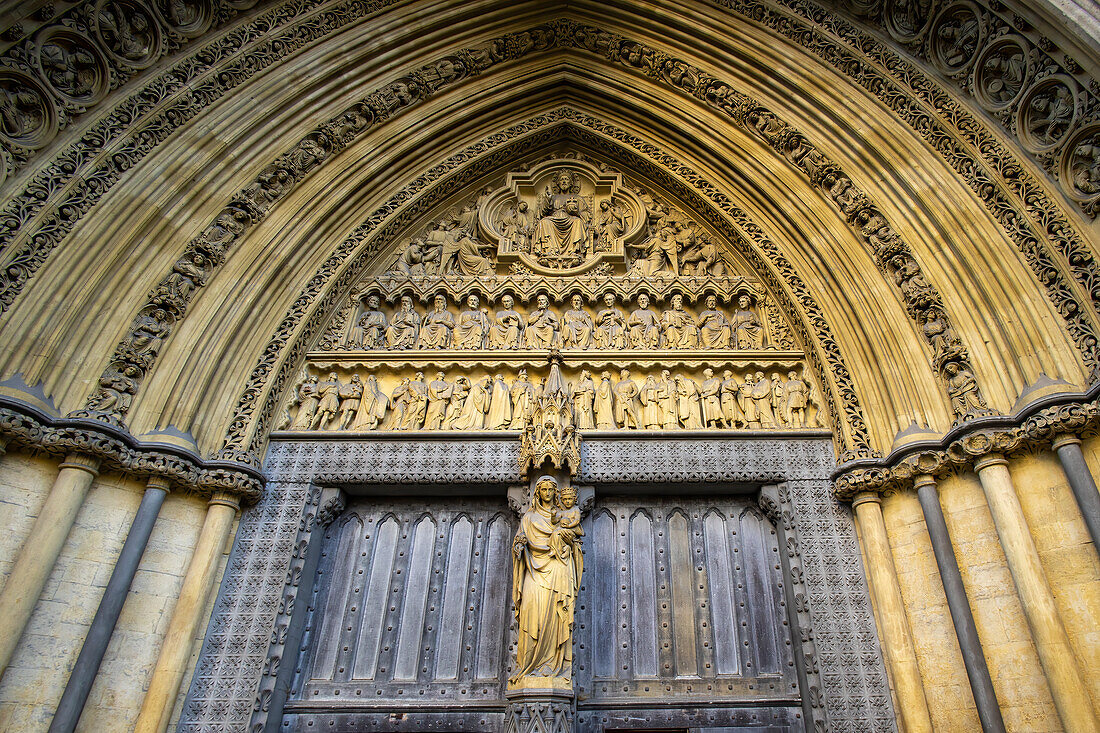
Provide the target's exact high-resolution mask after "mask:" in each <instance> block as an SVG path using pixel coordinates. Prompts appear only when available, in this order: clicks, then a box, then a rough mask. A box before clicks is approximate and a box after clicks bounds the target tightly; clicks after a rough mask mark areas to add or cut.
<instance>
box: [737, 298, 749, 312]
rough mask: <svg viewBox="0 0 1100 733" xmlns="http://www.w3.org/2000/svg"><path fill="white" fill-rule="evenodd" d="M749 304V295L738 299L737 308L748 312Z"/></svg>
mask: <svg viewBox="0 0 1100 733" xmlns="http://www.w3.org/2000/svg"><path fill="white" fill-rule="evenodd" d="M749 303H750V301H749V296H747V295H742V296H741V297H740V298H738V299H737V307H738V308H740V309H741V310H743V311H747V310H748V309H749Z"/></svg>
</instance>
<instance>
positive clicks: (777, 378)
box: [772, 372, 780, 382]
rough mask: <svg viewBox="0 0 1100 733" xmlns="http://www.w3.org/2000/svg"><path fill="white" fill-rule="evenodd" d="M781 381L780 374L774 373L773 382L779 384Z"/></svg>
mask: <svg viewBox="0 0 1100 733" xmlns="http://www.w3.org/2000/svg"><path fill="white" fill-rule="evenodd" d="M779 379H780V377H779V372H772V381H773V382H778V381H779Z"/></svg>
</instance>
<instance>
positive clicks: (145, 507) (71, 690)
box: [49, 478, 168, 733]
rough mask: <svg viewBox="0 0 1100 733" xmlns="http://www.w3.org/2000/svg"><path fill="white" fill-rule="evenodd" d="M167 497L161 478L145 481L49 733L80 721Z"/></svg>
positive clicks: (70, 728) (69, 728)
mask: <svg viewBox="0 0 1100 733" xmlns="http://www.w3.org/2000/svg"><path fill="white" fill-rule="evenodd" d="M167 494H168V482H167V481H165V480H164V479H162V478H151V479H149V483H148V484H147V487H146V489H145V495H144V496H142V498H141V505H140V506H139V507H138V510H137V514H136V515H135V516H134V521H133V523H131V525H130V532H129V534H127V535H126V542H125V543H124V544H123V545H122V552H121V553H119V556H118V560H117V561H116V562H115V568H114V570H113V571H112V572H111V579H110V580H109V581H107V588H106V590H105V591H104V592H103V598H102V599H101V600H100V602H99V608H98V609H97V610H96V613H95V618H94V619H92V625H91V627H89V629H88V635H87V636H86V637H85V639H84V646H83V647H81V649H80V656H78V657H77V658H76V664H75V665H74V666H73V671H72V673H71V674H70V675H69V682H68V684H67V685H65V691H64V693H62V695H61V702H60V703H59V704H58V706H57V712H56V713H54V717H53V722H52V723H51V724H50V731H49V733H71V732H72V731H73V730H75V729H76V723H77V721H78V720H80V713H81V712H82V711H83V710H84V703H85V702H87V700H88V693H89V692H90V691H91V689H92V683H93V682H94V681H95V677H96V674H97V673H98V672H99V665H100V664H101V663H102V662H103V655H104V654H105V653H106V652H107V644H108V643H109V642H110V641H111V635H112V634H113V633H114V630H115V625H116V624H117V623H118V617H119V615H120V614H121V613H122V605H123V603H124V602H125V601H126V595H127V594H128V593H129V592H130V584H131V583H133V581H134V575H135V574H136V573H137V569H138V565H139V564H140V562H141V556H142V555H143V554H144V553H145V546H146V545H147V544H148V543H149V535H150V534H152V532H153V525H154V524H155V523H156V521H157V515H158V514H160V507H161V505H162V504H164V497H165V496H166V495H167Z"/></svg>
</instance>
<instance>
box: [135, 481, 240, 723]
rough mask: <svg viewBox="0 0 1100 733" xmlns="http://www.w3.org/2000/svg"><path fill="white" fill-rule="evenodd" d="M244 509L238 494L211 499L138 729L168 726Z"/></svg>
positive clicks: (139, 716)
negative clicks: (220, 564)
mask: <svg viewBox="0 0 1100 733" xmlns="http://www.w3.org/2000/svg"><path fill="white" fill-rule="evenodd" d="M238 509H240V503H239V501H238V500H237V498H236V497H234V496H233V495H231V494H228V493H225V492H218V493H216V494H214V496H213V497H211V499H210V503H209V504H208V508H207V511H206V521H205V522H203V525H202V532H201V533H200V534H199V541H198V543H196V545H195V552H194V554H193V555H192V556H191V563H190V564H189V565H188V566H187V575H185V576H184V578H183V587H182V588H180V595H179V599H178V600H177V601H176V607H175V609H173V611H172V620H171V621H170V622H169V623H168V632H167V633H166V634H165V636H164V642H163V644H162V645H161V648H160V656H159V657H158V658H157V665H156V667H154V668H153V676H152V678H150V680H149V689H148V691H147V692H146V693H145V700H144V702H142V704H141V711H140V712H139V713H138V718H137V722H136V723H135V724H134V732H135V733H162V731H164V730H165V728H167V726H168V720H169V718H170V717H171V715H172V708H173V706H174V705H175V703H176V695H177V694H178V693H179V689H180V683H182V682H183V675H184V673H185V672H186V669H187V661H188V660H189V659H190V657H191V644H192V642H193V641H194V639H195V635H196V634H197V633H198V631H199V625H200V624H201V623H202V619H203V612H204V611H205V610H206V602H207V600H208V599H209V597H210V590H211V589H212V588H213V586H214V576H215V574H216V572H217V568H218V558H219V557H221V554H222V551H223V550H224V549H225V543H226V541H227V540H228V539H229V530H230V529H231V528H232V526H233V517H235V516H236V514H237V510H238Z"/></svg>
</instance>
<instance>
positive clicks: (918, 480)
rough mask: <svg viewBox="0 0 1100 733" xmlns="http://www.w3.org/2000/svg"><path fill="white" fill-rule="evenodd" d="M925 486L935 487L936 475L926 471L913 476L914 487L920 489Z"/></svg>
mask: <svg viewBox="0 0 1100 733" xmlns="http://www.w3.org/2000/svg"><path fill="white" fill-rule="evenodd" d="M925 486H931V487H932V488H933V489H934V488H936V477H935V476H933V475H931V474H928V473H919V474H917V475H916V476H914V477H913V488H914V489H921V488H923V487H925Z"/></svg>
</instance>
